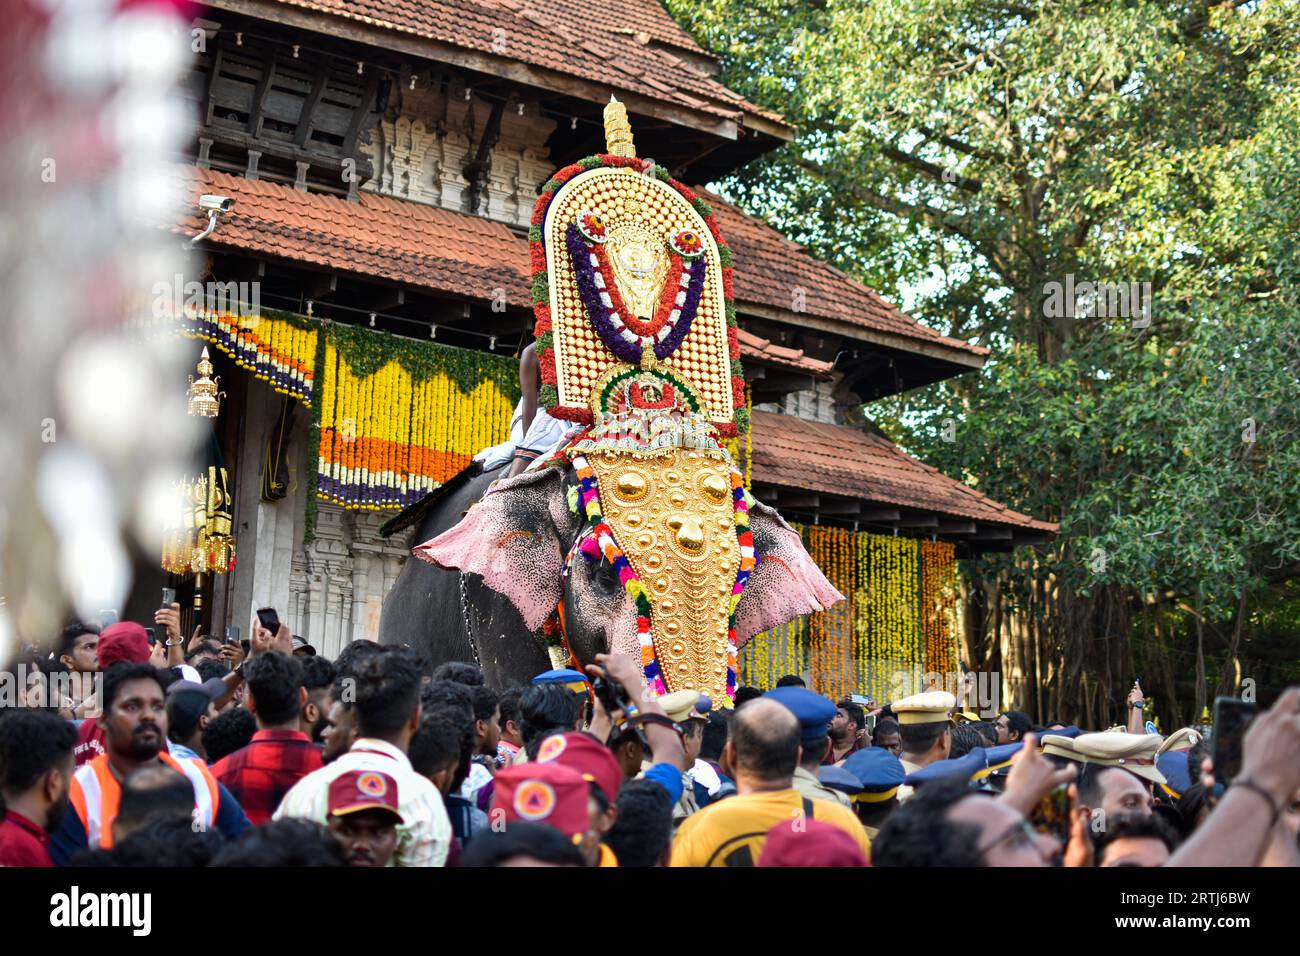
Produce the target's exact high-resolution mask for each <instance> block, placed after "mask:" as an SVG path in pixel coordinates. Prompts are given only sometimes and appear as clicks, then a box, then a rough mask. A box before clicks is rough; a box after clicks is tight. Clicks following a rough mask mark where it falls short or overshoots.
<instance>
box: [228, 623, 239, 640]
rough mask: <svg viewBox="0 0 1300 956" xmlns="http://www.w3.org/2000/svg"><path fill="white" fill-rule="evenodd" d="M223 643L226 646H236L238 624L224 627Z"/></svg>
mask: <svg viewBox="0 0 1300 956" xmlns="http://www.w3.org/2000/svg"><path fill="white" fill-rule="evenodd" d="M225 643H226V644H238V643H239V625H238V624H227V625H226V640H225Z"/></svg>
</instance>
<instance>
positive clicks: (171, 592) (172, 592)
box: [162, 588, 176, 607]
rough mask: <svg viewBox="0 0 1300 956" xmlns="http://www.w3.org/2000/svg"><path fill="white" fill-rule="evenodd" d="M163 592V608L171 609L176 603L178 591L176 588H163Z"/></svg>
mask: <svg viewBox="0 0 1300 956" xmlns="http://www.w3.org/2000/svg"><path fill="white" fill-rule="evenodd" d="M162 592H163V597H162V606H163V607H171V606H172V604H174V603H175V602H176V589H175V588H163V589H162Z"/></svg>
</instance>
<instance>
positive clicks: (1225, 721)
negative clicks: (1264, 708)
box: [1211, 697, 1259, 787]
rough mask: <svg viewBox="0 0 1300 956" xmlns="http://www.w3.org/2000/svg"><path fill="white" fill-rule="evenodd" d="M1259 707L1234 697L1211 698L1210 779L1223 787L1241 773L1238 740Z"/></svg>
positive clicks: (1239, 741)
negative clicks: (1212, 709)
mask: <svg viewBox="0 0 1300 956" xmlns="http://www.w3.org/2000/svg"><path fill="white" fill-rule="evenodd" d="M1258 710H1259V708H1258V707H1257V706H1256V705H1255V704H1253V703H1250V702H1249V701H1244V700H1238V699H1237V698H1235V697H1216V698H1215V699H1214V730H1213V732H1212V734H1211V739H1212V740H1213V741H1214V782H1215V783H1221V784H1223V785H1224V786H1225V787H1226V786H1227V785H1228V784H1230V783H1231V782H1232V778H1233V777H1235V776H1236V775H1237V774H1239V773H1240V772H1241V742H1242V738H1243V737H1245V735H1246V728H1247V727H1248V726H1250V722H1251V721H1252V720H1254V719H1255V714H1256V712H1257V711H1258Z"/></svg>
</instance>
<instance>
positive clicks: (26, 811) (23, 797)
mask: <svg viewBox="0 0 1300 956" xmlns="http://www.w3.org/2000/svg"><path fill="white" fill-rule="evenodd" d="M76 739H77V733H76V730H75V729H74V728H73V726H72V724H70V723H68V722H67V721H66V720H64V719H63V718H62V717H59V716H58V715H57V714H52V713H50V712H49V711H44V710H12V711H8V712H6V713H3V714H0V813H3V816H2V817H0V866H53V865H54V863H53V862H52V861H51V860H50V851H49V850H48V849H47V847H48V844H49V842H50V833H51V832H52V831H54V830H56V829H58V827H59V825H60V824H61V823H62V822H63V815H64V813H65V812H66V811H67V809H68V788H69V786H70V784H71V782H72V769H73V767H72V745H73V743H74V741H75V740H76Z"/></svg>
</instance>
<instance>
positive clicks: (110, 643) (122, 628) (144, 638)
mask: <svg viewBox="0 0 1300 956" xmlns="http://www.w3.org/2000/svg"><path fill="white" fill-rule="evenodd" d="M96 653H97V654H98V655H99V669H100V670H101V671H106V670H108V669H109V668H110V667H112V666H113V665H114V664H120V663H121V662H122V661H126V662H127V663H128V664H143V663H145V662H147V661H148V660H149V653H150V648H149V635H148V633H147V632H146V631H145V629H144V628H143V627H142V626H141V625H139V624H137V623H135V621H119V622H118V623H117V624H112V625H110V626H108V627H106V628H104V630H102V631H101V632H100V634H99V648H98V650H97V652H96Z"/></svg>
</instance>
